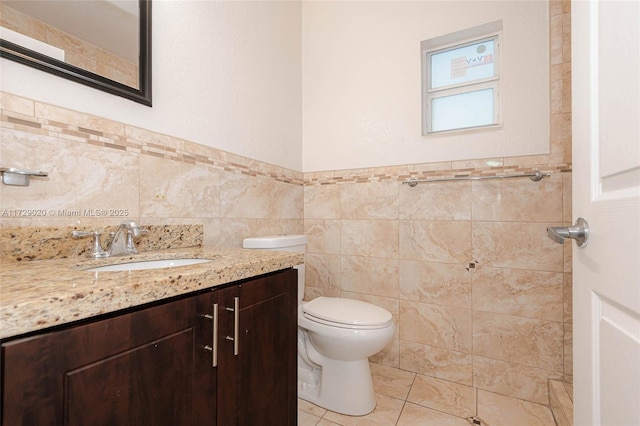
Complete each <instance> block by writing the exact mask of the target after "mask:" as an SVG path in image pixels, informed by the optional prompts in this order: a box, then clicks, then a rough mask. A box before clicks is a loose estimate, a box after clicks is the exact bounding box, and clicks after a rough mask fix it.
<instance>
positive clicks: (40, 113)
mask: <svg viewBox="0 0 640 426" xmlns="http://www.w3.org/2000/svg"><path fill="white" fill-rule="evenodd" d="M35 115H36V117H46V119H47V120H50V121H57V122H59V123H66V124H72V125H75V126H78V127H83V128H86V129H91V130H94V131H98V132H103V133H105V134H109V135H117V136H124V135H125V131H124V128H125V124H124V123H121V122H118V121H113V120H109V119H106V118H101V117H96V116H94V115H90V114H86V113H83V112H77V111H72V110H69V109H66V108H60V107H57V106H54V105H49V104H45V103H42V102H36V103H35Z"/></svg>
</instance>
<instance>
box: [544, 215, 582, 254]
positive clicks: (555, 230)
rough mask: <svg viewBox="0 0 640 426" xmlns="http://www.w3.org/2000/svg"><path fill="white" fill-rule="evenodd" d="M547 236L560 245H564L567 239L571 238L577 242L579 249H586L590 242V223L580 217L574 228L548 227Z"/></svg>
mask: <svg viewBox="0 0 640 426" xmlns="http://www.w3.org/2000/svg"><path fill="white" fill-rule="evenodd" d="M547 236H548V237H549V238H551V239H552V240H553V241H555V242H556V243H558V244H563V243H564V240H565V239H567V238H570V239H572V240H576V244H577V246H578V247H586V246H587V243H588V242H589V223H587V221H586V220H584V219H583V218H581V217H579V218H578V219H577V220H576V223H575V224H574V225H573V226H569V227H560V226H555V227H554V226H550V227H548V228H547Z"/></svg>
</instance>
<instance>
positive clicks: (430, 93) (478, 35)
mask: <svg viewBox="0 0 640 426" xmlns="http://www.w3.org/2000/svg"><path fill="white" fill-rule="evenodd" d="M489 40H493V41H494V76H493V77H489V78H484V79H478V80H472V81H466V82H463V83H460V84H452V85H448V86H442V87H438V88H436V89H433V88H431V56H432V55H435V54H438V53H442V52H446V51H449V50H455V49H460V48H463V47H465V46H469V45H473V44H477V43H482V42H484V41H489ZM420 47H421V49H420V50H421V58H422V59H421V61H422V135H423V136H428V135H433V134H442V133H452V132H462V131H475V130H482V129H488V128H489V129H492V128H496V127H500V126H502V107H501V78H500V56H501V47H502V21H495V22H490V23H488V24H484V25H480V26H478V27H473V28H469V29H465V30H462V31H458V32H455V33H451V34H447V35H444V36H440V37H436V38H432V39H429V40H423V41H422V42H421V43H420ZM485 89H493V123H491V124H488V125H481V126H472V127H462V128H455V129H446V130H437V131H433V130H432V129H433V123H432V118H433V116H432V102H433V100H434V99H437V98H441V97H446V96H452V95H458V94H464V93H470V92H475V91H480V90H485Z"/></svg>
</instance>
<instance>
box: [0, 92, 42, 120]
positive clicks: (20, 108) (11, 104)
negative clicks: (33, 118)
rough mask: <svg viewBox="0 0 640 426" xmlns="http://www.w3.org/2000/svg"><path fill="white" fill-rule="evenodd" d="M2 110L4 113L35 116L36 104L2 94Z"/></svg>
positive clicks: (25, 99)
mask: <svg viewBox="0 0 640 426" xmlns="http://www.w3.org/2000/svg"><path fill="white" fill-rule="evenodd" d="M0 109H2V110H5V111H3V112H8V111H12V112H17V113H20V114H25V115H34V112H35V102H34V101H33V100H31V99H27V98H22V97H20V96H15V95H12V94H10V93H6V92H1V93H0Z"/></svg>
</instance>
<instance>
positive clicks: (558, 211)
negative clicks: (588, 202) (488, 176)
mask: <svg viewBox="0 0 640 426" xmlns="http://www.w3.org/2000/svg"><path fill="white" fill-rule="evenodd" d="M472 192H473V208H472V210H473V219H474V220H481V221H493V222H509V221H518V222H544V223H547V222H561V221H562V175H561V174H553V175H552V176H550V177H548V178H544V179H542V180H541V181H540V182H532V181H531V180H529V179H506V180H495V181H491V180H489V181H475V182H473V191H472ZM542 206H544V207H543V208H542Z"/></svg>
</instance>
